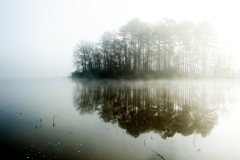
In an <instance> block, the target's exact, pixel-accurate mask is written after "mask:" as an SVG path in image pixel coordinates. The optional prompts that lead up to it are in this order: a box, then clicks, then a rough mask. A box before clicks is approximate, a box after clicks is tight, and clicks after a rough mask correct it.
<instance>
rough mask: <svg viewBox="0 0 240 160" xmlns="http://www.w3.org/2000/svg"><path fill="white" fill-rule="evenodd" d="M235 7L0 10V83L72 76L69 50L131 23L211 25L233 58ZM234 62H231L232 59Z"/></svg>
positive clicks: (101, 4) (148, 4) (128, 4)
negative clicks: (10, 79) (2, 79)
mask: <svg viewBox="0 0 240 160" xmlns="http://www.w3.org/2000/svg"><path fill="white" fill-rule="evenodd" d="M237 6H238V5H237V2H235V1H231V0H230V1H229V0H228V1H226V0H225V1H221V2H219V1H217V0H214V1H209V0H205V1H188V0H184V1H157V0H148V1H141V2H139V1H137V0H133V1H129V0H128V1H123V0H121V1H110V0H104V1H97V0H91V1H58V0H53V1H47V0H43V1H30V0H23V1H17V0H8V1H1V5H0V24H1V25H0V77H59V76H69V74H70V73H71V72H73V71H74V70H75V67H74V66H73V50H74V47H75V46H76V44H77V43H79V41H80V40H88V41H94V42H97V41H98V40H99V37H100V36H101V35H102V34H103V33H104V32H105V31H112V30H118V29H119V27H121V26H122V25H124V24H126V23H127V22H128V21H130V20H132V19H133V18H136V17H137V18H139V19H140V20H141V21H144V22H151V23H155V22H158V21H161V20H162V19H163V18H164V17H168V18H172V19H174V20H176V22H180V21H183V20H185V19H189V20H192V21H194V22H196V23H197V22H200V21H203V20H204V19H207V20H208V21H210V22H211V23H212V24H213V26H214V28H215V29H216V31H217V32H218V34H219V37H220V44H222V45H223V46H227V52H228V54H233V55H234V56H237V55H238V54H239V48H238V44H237V39H238V37H239V36H240V31H239V28H240V24H239V22H238V16H239V15H240V13H239V12H240V11H239V10H238V9H237ZM235 59H236V58H235Z"/></svg>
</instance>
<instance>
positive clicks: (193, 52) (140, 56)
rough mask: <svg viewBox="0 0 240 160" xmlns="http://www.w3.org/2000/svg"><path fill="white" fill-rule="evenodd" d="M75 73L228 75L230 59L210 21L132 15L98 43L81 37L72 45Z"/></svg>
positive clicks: (105, 34) (104, 34)
mask: <svg viewBox="0 0 240 160" xmlns="http://www.w3.org/2000/svg"><path fill="white" fill-rule="evenodd" d="M73 56H74V65H75V66H76V71H75V73H83V72H99V71H101V72H108V71H115V72H122V71H123V72H124V71H132V72H133V73H139V72H142V73H147V72H151V71H154V72H159V73H160V72H170V73H176V74H181V75H194V76H197V75H200V76H205V75H214V76H228V75H229V74H230V66H231V61H230V59H228V58H227V57H226V48H221V47H219V45H218V36H217V33H216V31H215V29H214V28H213V26H212V25H211V23H210V22H208V21H207V20H204V21H203V22H201V23H194V22H193V21H190V20H185V21H182V22H180V23H176V22H175V21H174V20H173V19H168V18H164V19H163V20H162V21H160V22H157V23H155V24H151V23H145V22H142V21H140V20H139V19H138V18H135V19H133V20H131V21H129V22H128V23H127V24H126V25H123V26H121V27H120V29H119V31H118V32H116V31H112V32H110V31H107V32H104V33H103V34H102V36H101V37H100V39H99V41H98V42H97V43H94V42H90V41H81V42H80V43H79V44H77V46H76V47H75V50H74V53H73Z"/></svg>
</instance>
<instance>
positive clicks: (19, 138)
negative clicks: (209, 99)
mask: <svg viewBox="0 0 240 160" xmlns="http://www.w3.org/2000/svg"><path fill="white" fill-rule="evenodd" d="M0 82H1V83H0V88H1V90H0V95H1V96H0V109H2V113H0V128H1V133H0V135H1V137H0V140H1V141H0V142H2V139H3V138H5V140H7V141H8V143H9V144H12V145H15V147H16V148H20V149H22V150H24V148H25V147H26V149H25V150H26V151H29V150H33V152H34V153H35V152H37V151H38V152H39V149H41V151H40V152H42V153H38V155H39V156H40V155H41V156H43V155H45V156H49V157H51V156H57V157H58V158H59V157H60V156H62V157H63V156H68V158H69V156H70V157H80V158H82V159H120V158H122V159H148V158H150V159H160V157H157V156H156V155H154V153H153V152H152V151H151V150H154V151H156V152H158V153H159V154H161V155H162V156H163V157H164V158H165V159H181V158H182V159H189V160H190V159H199V160H200V159H209V160H210V159H227V157H229V156H231V159H234V158H235V159H237V158H238V157H239V156H240V155H239V152H238V149H239V148H240V141H239V138H238V135H239V134H240V130H239V128H240V126H239V124H238V122H239V113H240V110H239V107H238V108H237V107H236V106H238V105H237V104H239V101H233V102H232V103H234V107H233V108H230V107H231V106H228V108H226V109H227V110H228V109H229V108H230V109H232V112H230V114H228V115H227V117H223V118H221V117H220V119H219V123H218V125H216V126H215V128H214V129H213V130H212V132H211V134H209V135H208V136H207V137H206V138H203V137H201V135H199V134H197V135H190V136H187V137H184V136H182V135H181V134H180V133H177V134H175V135H174V136H173V137H170V138H167V139H166V140H164V139H162V138H161V136H159V135H158V134H156V133H154V132H152V131H150V132H148V133H143V134H141V135H140V136H139V137H137V138H134V137H132V136H131V135H129V134H127V133H126V130H125V129H121V128H120V127H115V126H113V125H112V124H111V123H105V122H103V120H102V119H101V118H99V115H98V113H97V112H94V113H93V114H91V115H89V114H84V115H80V114H79V111H76V108H75V107H74V106H73V95H74V94H73V93H74V92H73V91H74V88H75V87H76V85H77V84H76V83H75V82H73V81H71V80H70V79H64V78H63V79H54V80H53V79H42V80H39V79H32V80H31V79H25V80H19V79H17V80H15V81H10V80H9V81H5V82H3V80H2V79H1V80H0ZM232 84H234V83H232ZM228 86H229V91H231V90H232V89H233V88H234V86H233V87H230V86H231V85H228ZM235 91H237V90H236V89H235ZM230 93H231V92H230ZM235 93H236V92H235ZM3 104H4V105H3ZM24 111H25V112H24ZM17 112H18V113H17ZM19 113H22V115H19ZM54 115H55V119H54V122H55V125H56V126H55V127H53V116H54ZM220 115H221V113H220ZM40 119H42V122H39V121H40ZM37 120H38V121H37ZM36 121H37V122H36ZM40 124H41V129H40ZM230 124H231V125H230ZM36 125H37V129H36ZM114 127H115V128H114ZM194 139H195V140H194ZM144 141H145V145H144ZM193 141H194V143H193ZM49 143H50V144H49ZM52 143H53V144H52ZM58 143H60V144H58ZM80 144H81V145H80ZM31 145H33V147H31ZM45 145H46V146H45ZM63 145H64V146H63ZM43 148H46V149H45V150H44V149H43ZM230 148H231V149H230ZM57 149H58V150H57ZM198 149H201V151H200V152H197V150H198ZM78 151H80V152H78ZM50 152H51V153H50ZM88 152H90V153H88ZM26 153H27V152H26ZM98 153H99V154H98ZM220 153H224V154H220ZM38 155H37V156H38ZM152 155H154V156H152ZM29 156H30V155H29ZM53 158H54V157H53ZM34 159H35V158H34Z"/></svg>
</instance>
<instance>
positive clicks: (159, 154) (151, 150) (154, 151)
mask: <svg viewBox="0 0 240 160" xmlns="http://www.w3.org/2000/svg"><path fill="white" fill-rule="evenodd" d="M151 151H153V152H155V151H154V150H151ZM155 153H156V154H157V155H158V156H159V157H161V158H162V159H164V160H165V158H163V156H161V155H160V154H158V153H157V152H155Z"/></svg>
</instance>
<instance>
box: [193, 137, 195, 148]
mask: <svg viewBox="0 0 240 160" xmlns="http://www.w3.org/2000/svg"><path fill="white" fill-rule="evenodd" d="M195 138H196V136H195V137H194V140H193V144H194V147H196V146H195V142H194V141H195Z"/></svg>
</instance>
